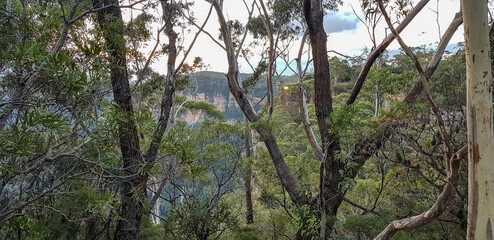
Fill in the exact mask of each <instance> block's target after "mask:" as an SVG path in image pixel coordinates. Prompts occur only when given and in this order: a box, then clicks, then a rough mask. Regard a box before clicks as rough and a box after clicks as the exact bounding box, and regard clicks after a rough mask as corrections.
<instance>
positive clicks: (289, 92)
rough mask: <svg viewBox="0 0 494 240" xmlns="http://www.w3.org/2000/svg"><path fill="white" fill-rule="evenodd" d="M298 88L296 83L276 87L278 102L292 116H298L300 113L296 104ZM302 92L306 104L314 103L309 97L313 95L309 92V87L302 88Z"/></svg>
mask: <svg viewBox="0 0 494 240" xmlns="http://www.w3.org/2000/svg"><path fill="white" fill-rule="evenodd" d="M298 89H299V88H298V84H296V83H286V84H282V85H280V86H279V88H278V95H279V100H278V102H279V103H280V104H282V105H283V106H285V108H286V109H287V111H288V112H289V113H290V115H291V116H292V117H299V115H300V114H299V104H298ZM304 93H305V98H306V99H305V100H306V102H307V104H312V103H314V99H313V98H312V97H311V96H312V95H313V92H310V88H308V89H306V88H304Z"/></svg>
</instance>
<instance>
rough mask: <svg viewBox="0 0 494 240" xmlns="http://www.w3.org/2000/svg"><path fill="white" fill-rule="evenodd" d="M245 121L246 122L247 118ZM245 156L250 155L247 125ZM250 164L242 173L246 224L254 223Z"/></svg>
mask: <svg viewBox="0 0 494 240" xmlns="http://www.w3.org/2000/svg"><path fill="white" fill-rule="evenodd" d="M245 121H246V122H247V123H248V120H247V118H246V119H245ZM245 136H246V137H245V157H246V158H250V156H251V151H250V137H249V136H250V128H249V127H247V129H246V131H245ZM251 182H252V166H251V165H250V163H247V166H246V171H245V173H244V183H245V184H244V185H245V206H246V211H245V220H246V222H247V224H252V223H254V209H253V207H252V184H251Z"/></svg>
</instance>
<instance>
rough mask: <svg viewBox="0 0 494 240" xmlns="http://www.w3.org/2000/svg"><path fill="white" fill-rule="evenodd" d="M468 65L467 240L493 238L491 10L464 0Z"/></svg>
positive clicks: (480, 4)
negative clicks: (491, 193) (491, 194)
mask: <svg viewBox="0 0 494 240" xmlns="http://www.w3.org/2000/svg"><path fill="white" fill-rule="evenodd" d="M461 4H462V5H461V6H462V10H463V19H464V22H465V23H464V27H465V43H466V66H467V105H466V108H467V128H468V137H467V138H468V160H469V161H468V170H469V172H468V229H467V239H492V238H493V228H492V226H493V223H492V221H493V219H492V217H493V211H494V208H493V207H492V206H493V204H494V203H493V202H492V197H490V195H489V194H490V192H491V190H490V189H492V181H493V174H492V167H491V166H492V161H493V160H494V154H493V141H492V140H493V139H494V135H493V131H494V130H493V103H492V91H493V90H492V88H493V80H492V75H491V70H492V62H491V56H490V54H491V53H490V47H489V26H488V25H489V24H488V16H487V13H488V7H487V2H485V1H479V2H476V1H462V2H461Z"/></svg>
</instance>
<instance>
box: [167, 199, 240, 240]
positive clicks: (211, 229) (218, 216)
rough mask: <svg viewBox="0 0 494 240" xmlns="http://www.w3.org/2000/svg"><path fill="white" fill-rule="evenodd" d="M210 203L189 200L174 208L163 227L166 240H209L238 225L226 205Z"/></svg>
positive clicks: (207, 200)
mask: <svg viewBox="0 0 494 240" xmlns="http://www.w3.org/2000/svg"><path fill="white" fill-rule="evenodd" d="M210 201H211V199H203V200H201V199H196V198H193V199H187V200H186V201H185V202H184V203H183V204H181V205H179V206H177V207H175V208H173V209H172V210H171V212H170V214H169V215H168V217H167V218H166V222H165V224H164V225H163V227H164V229H165V232H166V233H167V238H166V239H209V237H211V238H214V237H215V236H217V235H219V234H221V232H222V231H223V229H226V228H230V227H233V226H236V225H237V219H236V218H235V217H234V216H233V215H232V213H231V212H230V210H229V207H228V206H227V205H226V204H225V203H223V202H220V203H218V204H215V205H212V206H210V205H209V204H210ZM185 226H186V227H185Z"/></svg>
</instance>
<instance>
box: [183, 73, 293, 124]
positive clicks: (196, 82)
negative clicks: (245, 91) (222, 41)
mask: <svg viewBox="0 0 494 240" xmlns="http://www.w3.org/2000/svg"><path fill="white" fill-rule="evenodd" d="M249 76H250V75H249V74H242V79H246V78H247V77H249ZM273 80H274V83H275V84H274V88H275V90H274V94H275V96H278V89H277V88H278V84H276V83H277V82H294V81H295V78H294V77H288V76H281V77H278V78H274V79H273ZM189 84H190V86H192V87H191V88H190V89H189V90H187V91H184V92H180V93H179V94H182V95H185V96H187V99H192V100H202V101H206V102H209V103H211V104H214V105H215V106H216V108H218V110H220V111H222V112H223V114H224V115H225V118H226V121H227V122H230V123H236V122H243V121H244V116H243V113H242V110H240V108H239V107H238V105H237V102H236V101H235V98H234V97H233V95H232V94H231V93H230V89H229V88H228V82H227V79H226V76H225V74H224V73H219V72H199V73H195V74H192V75H191V76H190V77H189ZM250 92H251V93H252V94H250V95H251V97H252V98H251V102H252V103H253V105H255V104H257V103H258V102H259V101H261V99H263V97H264V95H265V94H266V84H265V81H263V80H261V81H259V84H258V85H257V86H256V87H255V88H254V89H252V90H250ZM265 101H266V98H264V99H263V100H262V102H261V104H259V105H258V108H257V110H259V109H260V107H261V105H262V104H263V103H264V102H265ZM205 117H206V116H205V114H203V113H201V112H199V113H198V111H186V112H185V113H184V114H182V115H181V116H180V118H181V119H183V120H185V121H187V122H188V123H189V124H193V123H197V122H201V121H202V120H204V119H205Z"/></svg>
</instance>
